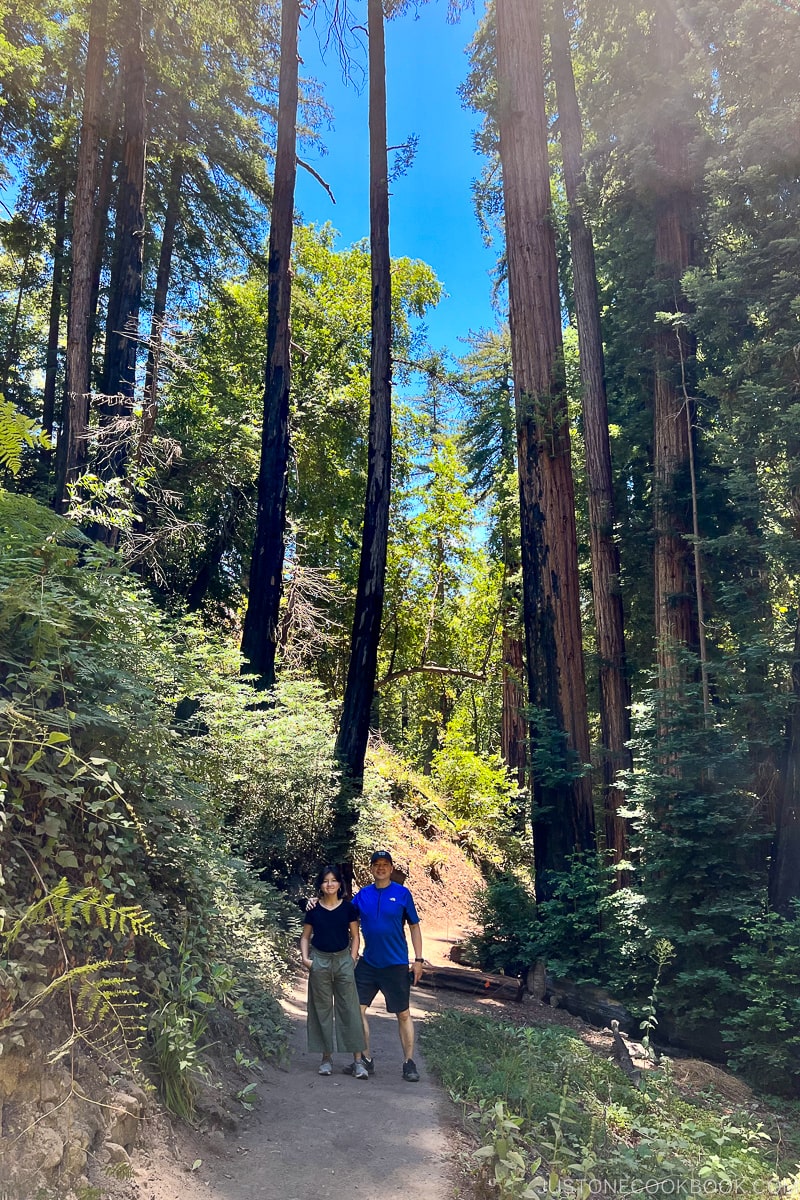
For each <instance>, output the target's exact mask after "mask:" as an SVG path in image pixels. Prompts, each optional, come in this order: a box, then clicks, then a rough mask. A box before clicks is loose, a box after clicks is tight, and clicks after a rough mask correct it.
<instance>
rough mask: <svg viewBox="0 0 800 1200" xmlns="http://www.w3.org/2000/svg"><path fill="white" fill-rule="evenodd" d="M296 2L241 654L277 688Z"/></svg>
mask: <svg viewBox="0 0 800 1200" xmlns="http://www.w3.org/2000/svg"><path fill="white" fill-rule="evenodd" d="M299 21H300V4H299V2H298V0H283V4H282V6H281V69H280V82H279V99H278V145H277V150H276V156H275V183H274V187H273V198H272V220H271V223H270V230H269V278H268V284H267V287H268V300H267V366H266V381H265V387H264V424H263V427H262V433H261V467H260V471H259V479H258V514H257V517H256V532H255V537H254V540H253V558H252V563H251V567H250V591H249V596H248V601H247V615H246V617H245V622H244V633H243V637H242V654H243V655H244V657H245V658H246V659H248V660H249V664H250V669H251V670H252V671H254V672H255V673H256V675H258V676H260V679H261V682H262V686H264V687H266V688H271V687H272V686H273V685H274V683H275V652H276V649H277V639H278V619H279V612H280V602H281V592H282V587H283V555H284V530H285V524H286V484H287V480H286V472H287V467H288V462H289V398H290V391H291V301H292V274H291V254H292V229H293V220H294V190H295V179H296V175H297V91H298V83H297V74H298V57H297V40H298V24H299Z"/></svg>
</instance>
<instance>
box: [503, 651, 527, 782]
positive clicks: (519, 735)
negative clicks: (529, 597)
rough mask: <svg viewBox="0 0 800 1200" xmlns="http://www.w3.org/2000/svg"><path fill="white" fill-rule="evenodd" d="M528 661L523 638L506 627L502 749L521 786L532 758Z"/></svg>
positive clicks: (505, 759)
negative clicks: (527, 715) (527, 700)
mask: <svg viewBox="0 0 800 1200" xmlns="http://www.w3.org/2000/svg"><path fill="white" fill-rule="evenodd" d="M524 679H525V662H524V656H523V650H522V639H521V638H519V637H515V636H514V634H513V633H510V632H509V630H508V629H507V628H504V629H503V692H502V703H501V718H500V721H501V723H500V753H501V754H502V756H503V760H504V761H505V763H506V765H507V767H508V768H509V770H511V771H512V772H513V773H514V777H515V778H516V781H517V786H518V787H520V788H523V787H524V786H525V771H526V767H527V761H528V724H527V721H526V720H525V691H524Z"/></svg>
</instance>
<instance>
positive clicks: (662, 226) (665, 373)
mask: <svg viewBox="0 0 800 1200" xmlns="http://www.w3.org/2000/svg"><path fill="white" fill-rule="evenodd" d="M654 34H655V37H656V42H657V48H658V52H659V65H660V69H661V71H662V72H663V73H664V77H665V78H669V77H671V76H674V75H676V74H677V73H678V72H679V70H680V62H681V47H682V41H681V38H680V35H679V31H678V29H677V28H676V24H675V19H674V13H673V14H672V15H671V14H670V6H669V5H657V6H656V15H655V23H654ZM690 139H691V131H690V130H689V129H688V128H687V127H686V125H685V124H682V123H681V122H680V121H678V120H677V119H676V118H675V117H674V116H672V117H671V116H670V115H669V112H668V110H667V116H666V117H665V120H664V122H663V123H662V124H661V125H660V126H659V127H658V128H657V129H656V130H655V133H654V148H655V158H656V164H657V166H658V169H659V173H660V187H659V191H658V200H657V206H656V225H655V257H656V274H657V277H658V278H659V279H660V280H661V281H662V284H663V307H664V309H665V310H668V311H679V312H680V311H685V310H686V309H687V307H688V305H687V302H686V298H685V296H684V295H683V292H682V291H681V277H682V275H683V274H684V272H685V271H686V269H687V267H689V266H690V264H691V262H692V215H693V207H694V205H693V195H692V183H691V176H690V171H689V143H690ZM692 352H693V346H692V343H691V339H690V337H689V336H688V334H687V333H686V332H685V331H684V330H680V331H677V332H676V331H674V330H672V329H663V328H662V329H660V330H659V332H658V333H657V334H656V339H655V384H654V396H653V524H654V532H655V554H654V564H655V633H656V643H657V657H658V667H659V684H660V687H661V689H662V691H663V692H664V697H665V702H669V699H671V701H672V702H675V701H679V700H680V696H681V694H682V691H683V685H684V681H685V676H686V668H685V666H684V665H683V664H682V662H681V658H680V653H681V650H682V649H688V650H692V651H696V650H697V647H698V643H699V631H698V623H697V608H696V599H695V579H694V563H693V556H692V546H691V542H690V535H691V533H692V518H691V498H690V496H689V495H688V494H687V489H686V487H685V485H684V486H681V481H682V480H683V479H685V478H686V477H687V476H688V472H689V424H690V422H687V419H686V412H685V407H684V406H685V403H686V402H687V401H686V397H685V396H684V392H683V387H682V386H681V379H682V375H683V372H684V370H685V365H686V363H687V362H688V360H689V359H690V358H691V355H692ZM691 424H692V425H693V421H692V422H691ZM687 535H689V536H687Z"/></svg>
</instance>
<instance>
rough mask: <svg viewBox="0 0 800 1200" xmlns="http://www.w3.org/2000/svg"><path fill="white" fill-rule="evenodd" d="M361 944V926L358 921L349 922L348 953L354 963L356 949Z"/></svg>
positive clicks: (356, 954) (355, 960) (356, 959)
mask: <svg viewBox="0 0 800 1200" xmlns="http://www.w3.org/2000/svg"><path fill="white" fill-rule="evenodd" d="M360 945H361V926H360V925H359V923H358V921H351V922H350V955H351V957H352V959H353V962H354V963H357V962H358V950H359V947H360Z"/></svg>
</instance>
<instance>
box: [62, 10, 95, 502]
mask: <svg viewBox="0 0 800 1200" xmlns="http://www.w3.org/2000/svg"><path fill="white" fill-rule="evenodd" d="M107 24H108V0H92V7H91V12H90V15H89V48H88V52H87V57H86V77H85V83H84V93H83V114H82V117H81V139H80V146H79V149H78V166H77V176H76V183H75V200H74V205H73V216H72V271H71V278H70V295H69V316H68V320H67V366H66V389H65V397H64V401H65V402H64V419H63V423H62V429H61V432H60V436H59V441H58V449H57V456H56V457H57V470H56V494H55V502H56V506H57V507H62V506H63V505H64V502H65V500H66V497H67V488H68V485H69V484H70V483H72V482H73V480H75V479H76V478H77V476H78V475H79V474H80V473H81V471H82V470H83V468H84V465H85V463H86V456H87V444H86V437H87V434H88V430H89V353H88V348H87V336H86V335H87V329H88V327H89V323H90V312H89V305H90V300H91V270H92V254H91V239H92V226H93V223H94V205H95V191H96V188H97V174H98V151H99V147H100V129H101V122H102V94H103V70H104V68H105V62H106V37H107Z"/></svg>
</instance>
